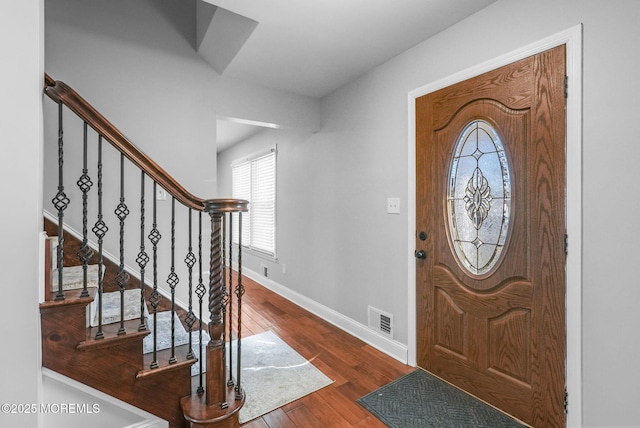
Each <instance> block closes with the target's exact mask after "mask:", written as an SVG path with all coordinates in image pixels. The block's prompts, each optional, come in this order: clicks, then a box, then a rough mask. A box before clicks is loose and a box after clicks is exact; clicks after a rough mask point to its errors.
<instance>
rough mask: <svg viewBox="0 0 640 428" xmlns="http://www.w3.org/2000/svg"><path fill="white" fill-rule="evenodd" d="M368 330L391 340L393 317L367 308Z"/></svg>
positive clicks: (372, 308) (378, 310)
mask: <svg viewBox="0 0 640 428" xmlns="http://www.w3.org/2000/svg"><path fill="white" fill-rule="evenodd" d="M369 328H370V329H372V330H375V331H377V332H378V333H381V334H383V335H385V336H387V337H389V338H390V339H393V315H391V314H388V313H386V312H383V311H381V310H380V309H376V308H374V307H371V306H369Z"/></svg>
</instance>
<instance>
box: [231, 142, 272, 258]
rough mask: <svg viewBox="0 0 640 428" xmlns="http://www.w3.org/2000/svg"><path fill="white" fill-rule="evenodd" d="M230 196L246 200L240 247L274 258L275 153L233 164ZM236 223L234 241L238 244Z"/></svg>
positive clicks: (236, 225) (260, 155)
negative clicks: (247, 203)
mask: <svg viewBox="0 0 640 428" xmlns="http://www.w3.org/2000/svg"><path fill="white" fill-rule="evenodd" d="M231 170H232V180H231V181H232V190H231V193H232V196H233V197H234V198H238V199H246V200H248V201H249V212H248V213H243V215H242V245H243V246H244V247H248V248H251V249H253V250H256V251H259V252H262V253H265V254H267V255H269V256H272V257H275V255H276V150H275V147H274V148H272V149H270V150H269V152H268V153H266V154H265V153H262V154H258V155H256V156H252V157H249V158H247V159H245V160H241V161H237V162H234V163H233V165H232V166H231ZM237 223H238V221H237V220H236V221H234V223H233V242H234V243H236V244H237V243H238V236H239V234H238V224H237Z"/></svg>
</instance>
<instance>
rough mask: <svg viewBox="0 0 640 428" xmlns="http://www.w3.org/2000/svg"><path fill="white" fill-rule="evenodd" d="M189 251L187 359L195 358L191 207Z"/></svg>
mask: <svg viewBox="0 0 640 428" xmlns="http://www.w3.org/2000/svg"><path fill="white" fill-rule="evenodd" d="M188 212H189V252H188V253H187V256H186V257H185V259H184V262H185V263H186V265H187V268H188V269H189V311H188V312H187V316H186V317H185V322H186V323H187V328H188V330H189V352H188V353H187V358H188V359H193V358H195V357H196V356H195V354H194V353H193V340H192V337H191V336H192V335H191V332H192V331H193V324H194V323H195V322H196V315H195V314H194V313H193V266H194V265H195V264H196V256H195V255H194V254H193V246H192V239H191V237H192V235H193V229H192V221H191V217H192V215H191V214H192V213H191V208H189V211H188Z"/></svg>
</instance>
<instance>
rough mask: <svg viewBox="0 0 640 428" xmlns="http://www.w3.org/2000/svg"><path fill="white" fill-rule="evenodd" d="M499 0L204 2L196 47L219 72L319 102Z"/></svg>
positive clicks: (200, 6) (237, 0)
mask: <svg viewBox="0 0 640 428" xmlns="http://www.w3.org/2000/svg"><path fill="white" fill-rule="evenodd" d="M494 1H495V0H201V1H199V2H198V5H199V6H198V31H197V32H198V46H199V52H200V54H201V55H202V56H203V58H205V59H206V60H207V61H209V63H210V64H212V66H213V67H214V68H215V69H216V70H217V71H218V73H219V74H221V75H224V76H227V77H231V78H234V79H238V80H242V81H246V82H250V83H254V84H258V85H261V86H264V87H268V88H273V89H277V90H282V91H286V92H291V93H294V94H299V95H303V96H310V97H316V98H321V97H323V96H325V95H327V94H330V93H331V92H333V91H335V90H336V89H338V88H340V87H341V86H343V85H345V84H346V83H348V82H350V81H352V80H354V79H356V78H357V77H359V76H361V75H363V74H365V73H366V72H367V71H369V70H371V69H372V68H374V67H376V66H378V65H380V64H383V63H384V62H386V61H388V60H389V59H391V58H393V57H394V56H396V55H398V54H400V53H402V52H404V51H406V50H407V49H409V48H411V47H412V46H415V45H416V44H418V43H420V42H421V41H423V40H425V39H427V38H429V37H431V36H433V35H434V34H436V33H438V32H440V31H442V30H444V29H445V28H447V27H450V26H451V25H453V24H455V23H457V22H459V21H461V20H462V19H464V18H466V17H467V16H469V15H472V14H473V13H475V12H477V11H478V10H480V9H482V8H484V7H486V6H487V5H489V4H491V3H493V2H494ZM221 58H222V60H221ZM243 126H244V125H243Z"/></svg>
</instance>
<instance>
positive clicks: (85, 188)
mask: <svg viewBox="0 0 640 428" xmlns="http://www.w3.org/2000/svg"><path fill="white" fill-rule="evenodd" d="M87 127H88V125H87V122H84V138H83V141H82V175H81V176H80V178H78V181H77V183H76V184H77V185H78V188H80V190H81V191H82V245H81V246H80V249H79V250H78V252H77V255H78V258H79V259H80V262H82V293H80V297H89V290H87V280H88V279H87V267H88V266H87V265H88V264H89V261H90V260H91V257H93V250H92V249H91V247H89V239H88V237H87V235H88V233H87V197H88V196H87V193H89V190H91V186H93V183H92V182H91V178H90V177H89V174H88V171H89V170H88V169H87Z"/></svg>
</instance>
